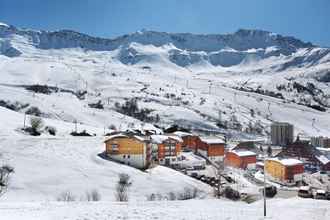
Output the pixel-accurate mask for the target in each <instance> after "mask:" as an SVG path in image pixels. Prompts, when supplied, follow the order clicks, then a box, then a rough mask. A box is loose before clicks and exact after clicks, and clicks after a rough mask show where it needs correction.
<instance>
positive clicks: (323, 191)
mask: <svg viewBox="0 0 330 220" xmlns="http://www.w3.org/2000/svg"><path fill="white" fill-rule="evenodd" d="M316 193H319V194H325V190H323V189H318V190H316Z"/></svg>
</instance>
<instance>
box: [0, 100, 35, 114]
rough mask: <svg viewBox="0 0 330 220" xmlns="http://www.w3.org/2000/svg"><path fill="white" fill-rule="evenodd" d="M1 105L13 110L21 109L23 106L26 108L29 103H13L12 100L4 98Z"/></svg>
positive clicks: (0, 102)
mask: <svg viewBox="0 0 330 220" xmlns="http://www.w3.org/2000/svg"><path fill="white" fill-rule="evenodd" d="M0 106H1V107H4V108H8V109H10V110H13V111H19V110H21V109H23V108H26V107H28V106H29V104H23V103H20V102H17V101H16V102H14V103H11V102H10V101H4V100H0Z"/></svg>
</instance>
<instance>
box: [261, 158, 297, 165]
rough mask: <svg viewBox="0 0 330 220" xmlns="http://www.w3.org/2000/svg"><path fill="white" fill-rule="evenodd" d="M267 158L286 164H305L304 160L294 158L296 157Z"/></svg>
mask: <svg viewBox="0 0 330 220" xmlns="http://www.w3.org/2000/svg"><path fill="white" fill-rule="evenodd" d="M267 160H273V161H277V162H279V163H281V164H283V165H284V166H294V165H300V164H303V162H302V161H300V160H297V159H294V158H285V159H283V158H281V159H280V158H268V159H267Z"/></svg>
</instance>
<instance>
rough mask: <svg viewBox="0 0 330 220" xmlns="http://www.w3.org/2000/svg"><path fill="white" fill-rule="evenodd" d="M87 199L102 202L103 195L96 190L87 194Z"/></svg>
mask: <svg viewBox="0 0 330 220" xmlns="http://www.w3.org/2000/svg"><path fill="white" fill-rule="evenodd" d="M86 199H87V201H100V200H101V194H100V193H99V192H98V191H97V190H96V189H94V190H92V191H89V192H86Z"/></svg>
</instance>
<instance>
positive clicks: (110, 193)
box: [0, 23, 330, 219]
mask: <svg viewBox="0 0 330 220" xmlns="http://www.w3.org/2000/svg"><path fill="white" fill-rule="evenodd" d="M0 76H1V77H0V165H3V164H10V165H11V166H13V167H14V168H15V173H14V174H13V175H12V178H11V180H10V181H11V182H10V183H11V184H10V186H9V189H8V192H7V193H6V194H5V195H4V196H2V197H1V202H0V216H1V217H0V218H1V219H2V217H3V216H5V217H4V218H5V219H9V218H10V219H13V218H14V219H15V218H17V219H22V218H23V219H28V218H30V219H47V218H51V219H65V218H69V219H73V218H78V219H80V218H82V219H84V218H85V219H109V218H110V219H112V218H116V217H120V216H121V218H123V216H127V217H128V218H132V219H139V218H140V219H146V218H158V219H169V218H176V217H180V218H181V217H182V219H184V218H186V219H204V218H206V219H220V218H225V217H226V218H227V217H228V218H227V219H236V218H237V219H240V217H242V216H244V217H246V219H256V218H255V217H256V216H261V215H259V209H260V207H261V204H260V203H255V204H253V205H252V206H250V207H248V208H246V207H247V205H246V204H243V203H235V204H236V205H238V206H237V209H236V206H235V208H233V207H234V206H232V204H233V203H232V202H228V203H227V202H224V201H214V200H211V199H210V198H208V197H209V195H211V194H212V189H211V188H210V187H209V186H208V185H205V184H204V183H202V182H200V181H197V180H194V179H192V178H190V177H187V176H185V175H183V174H181V173H179V172H176V171H174V170H171V169H168V168H165V167H161V166H157V167H155V168H152V169H150V170H148V171H146V172H142V171H139V170H136V169H134V168H131V167H128V166H125V165H121V164H117V163H114V162H111V161H108V160H104V159H102V158H101V157H99V156H98V154H99V153H101V152H102V151H103V150H104V145H103V141H104V136H103V135H104V134H105V133H108V132H109V131H112V130H115V129H116V130H126V129H128V128H131V129H140V128H151V129H153V130H157V131H160V130H159V129H158V128H157V127H158V126H159V127H166V126H168V125H172V124H178V125H180V126H181V127H186V128H191V129H194V130H196V131H209V132H210V131H211V132H221V133H227V134H228V136H227V137H247V138H248V137H253V138H254V137H255V136H262V137H266V134H267V132H269V125H270V123H271V122H272V121H287V122H290V123H293V124H294V126H295V134H296V135H297V134H302V135H307V136H311V135H325V136H330V127H329V124H330V111H329V108H330V89H329V83H330V49H328V48H321V47H318V46H315V45H313V44H311V43H305V42H302V41H300V40H298V39H295V38H293V37H285V36H281V35H279V34H274V33H271V32H267V31H261V30H239V31H237V32H235V33H233V34H224V35H196V34H189V33H185V34H171V33H163V32H153V31H141V32H136V33H132V34H129V35H124V36H120V37H118V38H115V39H102V38H97V37H91V36H88V35H85V34H81V33H77V32H74V31H71V30H63V31H55V32H49V31H36V30H27V29H21V28H17V27H13V26H10V25H6V24H3V23H0ZM40 85H41V87H40ZM135 102H136V103H137V105H138V110H137V111H135V112H134V114H131V113H130V112H127V111H125V105H126V104H127V103H128V104H130V103H135ZM125 103H126V104H125ZM25 113H27V115H25ZM31 114H34V115H38V116H41V117H42V118H43V120H44V124H45V126H51V127H54V128H56V130H57V134H56V136H51V135H49V134H46V132H44V133H42V135H41V136H38V137H32V136H30V135H28V134H25V133H23V132H22V129H21V128H22V127H23V126H24V121H25V124H26V125H28V124H29V119H30V118H31V117H32V116H31ZM76 129H77V131H78V132H80V131H83V130H86V131H87V132H88V133H90V134H92V135H95V136H93V137H72V136H71V135H70V132H72V131H74V130H76ZM119 173H127V174H129V175H130V177H131V179H132V181H133V182H132V185H131V187H130V200H129V203H125V204H118V203H115V202H113V200H114V187H115V184H116V181H117V179H118V174H119ZM185 187H190V188H197V189H198V190H199V193H200V196H201V197H203V198H206V199H207V200H203V201H202V200H201V201H198V200H192V201H188V202H179V201H175V202H163V201H161V202H149V203H148V202H146V200H147V199H146V196H150V194H151V193H155V194H160V195H167V194H168V193H171V192H177V193H180V192H182V190H184V188H185ZM94 189H96V190H98V191H99V192H100V194H101V195H102V199H101V200H103V201H102V202H98V203H87V202H74V203H71V205H66V204H63V203H56V202H54V201H55V200H57V198H58V196H59V195H60V194H61V193H63V192H71V193H73V195H74V196H75V197H76V198H77V200H80V199H81V200H84V198H83V197H84V196H86V192H88V191H91V190H94ZM13 201H15V202H19V203H17V204H15V203H12V204H11V203H10V202H13ZM45 201H49V203H43V202H45ZM8 202H9V203H8ZM292 202H294V204H292ZM72 204H73V205H72ZM91 204H92V205H91ZM203 204H207V205H203ZM311 204H318V205H317V207H313V208H310V205H311ZM130 205H131V206H130ZM287 205H288V206H287ZM326 205H327V204H326ZM326 205H325V203H323V202H322V201H321V202H320V201H317V203H314V201H313V202H311V200H304V201H302V200H297V199H296V198H294V199H291V200H288V201H287V202H284V203H283V201H282V200H281V201H277V200H272V208H271V209H270V213H271V214H270V215H271V216H272V218H273V219H283V218H282V217H287V215H288V213H289V211H290V210H289V208H290V207H291V208H292V209H295V210H296V209H297V210H298V209H299V210H301V212H300V213H299V215H300V214H301V216H304V218H302V219H311V218H315V219H327V217H328V216H329V212H328V210H327V209H326V208H325V207H326ZM222 206H223V207H224V208H223V209H222V210H223V212H222V211H221V212H220V213H219V212H217V211H215V210H218V208H219V207H222ZM286 206H287V207H286ZM315 206H316V205H315ZM283 207H284V208H285V212H283V213H281V215H277V214H278V213H276V211H277V209H280V208H281V209H282V208H283ZM288 207H289V208H288ZM195 208H196V209H195ZM69 209H70V211H68V210H69ZM130 209H132V210H130ZM108 210H110V213H109V212H108ZM127 210H128V211H127ZM168 210H170V211H173V213H172V212H169V211H168ZM178 210H180V211H179V212H177V211H178ZM205 210H206V211H205ZM126 211H127V212H126ZM236 211H238V212H236ZM144 212H146V213H148V214H146V213H144ZM77 213H79V215H78V214H77ZM187 213H190V214H189V215H184V214H187ZM209 213H212V214H210V215H209ZM214 213H215V214H214ZM128 215H130V216H128ZM147 215H148V216H147ZM22 216H23V217H22ZM183 216H184V217H183ZM237 216H238V217H237ZM290 216H293V215H291V214H290ZM294 216H295V217H297V216H296V213H295V215H294ZM52 217H54V218H52ZM124 218H125V217H124Z"/></svg>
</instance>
